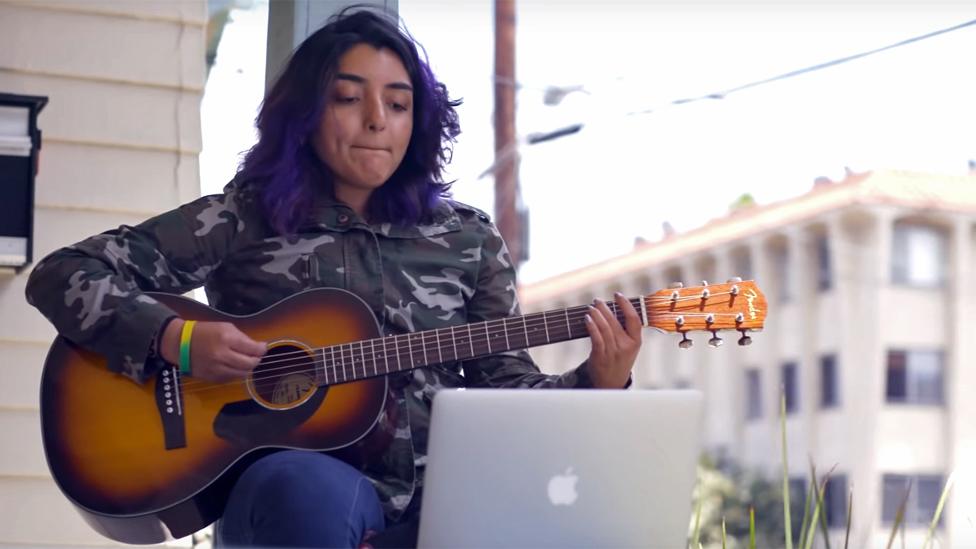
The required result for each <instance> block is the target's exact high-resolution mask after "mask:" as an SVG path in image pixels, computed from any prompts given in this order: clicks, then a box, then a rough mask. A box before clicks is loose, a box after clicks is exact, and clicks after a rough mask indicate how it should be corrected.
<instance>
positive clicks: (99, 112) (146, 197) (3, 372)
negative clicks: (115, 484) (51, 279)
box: [0, 0, 207, 548]
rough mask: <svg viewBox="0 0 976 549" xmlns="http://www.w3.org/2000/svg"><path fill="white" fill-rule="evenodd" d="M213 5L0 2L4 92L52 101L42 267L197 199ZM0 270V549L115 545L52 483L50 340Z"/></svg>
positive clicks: (40, 192) (42, 202) (40, 228)
mask: <svg viewBox="0 0 976 549" xmlns="http://www.w3.org/2000/svg"><path fill="white" fill-rule="evenodd" d="M206 21H207V9H206V2H205V1H204V0H181V1H179V2H118V1H110V0H109V1H100V0H86V1H84V2H72V1H67V2H61V1H44V2H40V1H37V2H35V1H31V2H6V1H4V2H0V90H3V91H4V92H8V93H17V94H27V95H41V96H48V97H50V102H49V103H48V105H47V107H46V108H45V110H44V112H43V115H42V117H41V118H40V126H41V128H42V130H43V132H44V135H43V147H42V150H41V163H40V172H39V174H38V178H37V182H36V207H35V219H34V258H35V261H37V260H39V259H40V258H41V257H43V256H44V255H46V254H47V253H49V252H51V251H53V250H54V249H55V248H58V247H61V246H64V245H66V244H68V243H71V242H75V241H77V240H79V239H80V238H82V237H83V236H86V235H90V234H95V233H97V232H101V231H103V230H105V229H107V228H110V227H117V226H118V225H121V224H133V223H137V222H139V221H142V220H143V219H145V218H147V217H149V216H151V215H154V214H156V213H160V212H163V211H165V210H169V209H171V208H173V207H175V206H176V205H178V204H180V203H183V202H186V201H188V200H191V199H193V198H195V197H197V196H199V193H200V179H199V167H198V160H197V159H198V156H199V153H200V149H201V141H200V98H201V96H202V94H203V86H204V75H205V67H204V65H205V57H204V49H205V46H204V30H205V26H206ZM28 272H29V269H28V270H27V271H25V272H23V273H22V274H19V275H14V274H13V273H12V272H5V273H2V274H0V311H2V313H0V433H3V437H4V442H3V444H0V509H2V510H3V513H2V516H0V547H18V548H22V547H30V546H38V545H41V546H60V545H69V546H73V547H77V546H85V547H98V546H108V545H112V544H111V542H110V541H109V540H107V539H105V538H103V537H102V536H100V535H98V534H96V533H95V532H94V531H93V530H92V529H91V528H89V527H88V525H86V524H85V523H84V522H83V521H82V520H81V517H80V516H79V515H78V513H76V512H75V510H74V509H73V508H72V506H71V504H70V503H68V501H67V500H66V499H65V497H64V496H63V495H62V494H61V492H60V491H59V490H58V488H57V487H56V486H55V484H54V482H53V481H52V479H51V477H50V474H49V473H48V470H47V465H46V462H45V460H44V454H43V451H42V448H41V438H40V430H39V428H38V427H39V425H40V422H39V419H38V398H37V395H38V384H39V380H40V372H41V366H42V365H43V364H44V357H45V355H46V353H47V349H48V346H49V345H50V343H51V341H52V340H53V338H54V335H55V332H54V329H53V328H52V327H51V325H50V324H49V323H48V322H47V321H46V320H45V319H44V318H43V317H42V316H41V315H40V314H38V313H37V312H36V311H35V310H34V309H33V308H31V307H30V306H29V305H28V304H27V303H26V302H25V300H24V284H25V283H26V281H27V273H28Z"/></svg>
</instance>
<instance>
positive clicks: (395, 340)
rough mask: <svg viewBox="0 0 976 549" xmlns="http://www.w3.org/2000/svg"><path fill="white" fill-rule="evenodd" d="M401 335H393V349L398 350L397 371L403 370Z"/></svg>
mask: <svg viewBox="0 0 976 549" xmlns="http://www.w3.org/2000/svg"><path fill="white" fill-rule="evenodd" d="M399 339H400V338H399V336H393V350H394V351H395V352H396V359H397V371H400V370H403V364H402V363H401V362H400V341H399Z"/></svg>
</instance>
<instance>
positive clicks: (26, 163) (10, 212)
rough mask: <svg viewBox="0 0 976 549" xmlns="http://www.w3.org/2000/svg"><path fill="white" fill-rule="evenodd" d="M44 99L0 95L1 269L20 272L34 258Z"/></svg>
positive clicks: (45, 100)
mask: <svg viewBox="0 0 976 549" xmlns="http://www.w3.org/2000/svg"><path fill="white" fill-rule="evenodd" d="M46 104H47V97H40V96H35V95H15V94H10V93H0V269H12V270H14V271H17V272H19V271H20V270H21V269H23V268H24V267H26V266H27V265H28V264H30V262H31V261H32V259H33V246H32V242H31V240H32V236H33V230H34V177H35V176H36V175H37V166H38V154H39V152H40V149H41V131H40V130H39V129H37V115H38V113H40V112H41V109H43V108H44V105H46Z"/></svg>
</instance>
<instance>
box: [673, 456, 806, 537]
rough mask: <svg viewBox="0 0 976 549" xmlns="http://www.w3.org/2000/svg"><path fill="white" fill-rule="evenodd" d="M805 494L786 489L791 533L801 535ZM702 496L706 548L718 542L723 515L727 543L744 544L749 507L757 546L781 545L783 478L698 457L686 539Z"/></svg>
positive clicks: (782, 529) (702, 521) (747, 534)
mask: <svg viewBox="0 0 976 549" xmlns="http://www.w3.org/2000/svg"><path fill="white" fill-rule="evenodd" d="M805 497H806V494H792V493H791V494H790V500H792V501H791V504H790V509H791V511H790V515H791V518H792V520H791V527H792V528H791V529H792V530H793V539H794V540H796V539H797V537H798V536H799V535H800V527H801V522H802V518H803V504H804V501H805V500H804V498H805ZM699 501H701V524H700V527H699V528H700V529H699V541H700V543H701V545H702V547H704V548H706V549H712V548H716V549H717V548H720V547H722V519H723V518H724V519H725V532H726V536H727V537H726V544H725V547H727V548H728V549H737V548H745V547H748V544H749V508H750V507H752V508H754V509H755V513H756V547H783V546H784V545H785V539H784V537H783V531H784V528H785V521H784V517H783V488H782V486H781V481H770V480H768V479H766V478H765V477H763V476H762V475H760V474H758V473H754V472H748V471H744V470H742V469H741V468H740V467H738V466H737V465H735V464H732V463H728V462H723V463H721V464H719V463H716V462H715V461H713V460H712V459H711V458H709V457H707V456H705V457H702V459H701V460H700V462H699V464H698V485H697V486H696V487H695V491H694V495H693V502H692V517H691V524H690V525H689V530H688V531H689V539H691V538H692V535H691V532H693V529H694V522H695V516H694V514H695V511H694V510H695V509H697V508H698V504H699Z"/></svg>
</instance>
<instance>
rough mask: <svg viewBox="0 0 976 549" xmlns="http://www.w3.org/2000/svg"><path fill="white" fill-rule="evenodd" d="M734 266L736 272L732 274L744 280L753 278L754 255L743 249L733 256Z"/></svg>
mask: <svg viewBox="0 0 976 549" xmlns="http://www.w3.org/2000/svg"><path fill="white" fill-rule="evenodd" d="M732 268H733V269H734V270H735V272H733V273H732V276H737V277H740V278H741V279H742V280H751V279H752V256H751V255H750V254H749V252H748V251H745V250H741V251H739V252H737V253H735V254H733V256H732Z"/></svg>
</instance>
